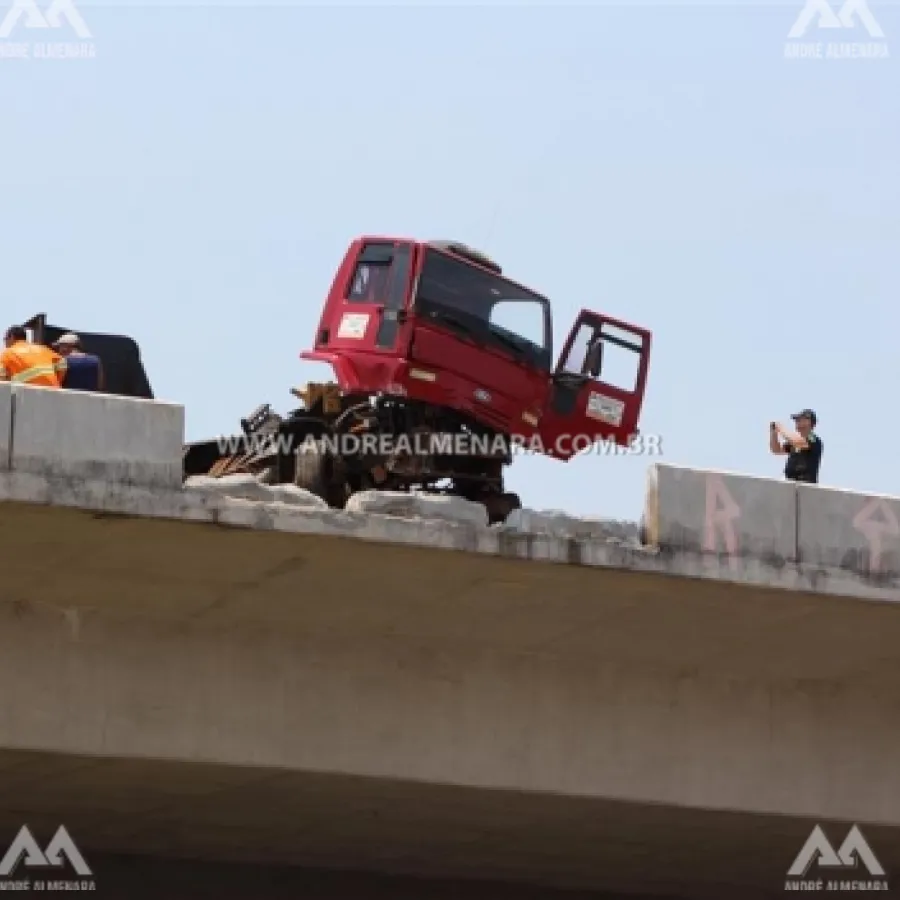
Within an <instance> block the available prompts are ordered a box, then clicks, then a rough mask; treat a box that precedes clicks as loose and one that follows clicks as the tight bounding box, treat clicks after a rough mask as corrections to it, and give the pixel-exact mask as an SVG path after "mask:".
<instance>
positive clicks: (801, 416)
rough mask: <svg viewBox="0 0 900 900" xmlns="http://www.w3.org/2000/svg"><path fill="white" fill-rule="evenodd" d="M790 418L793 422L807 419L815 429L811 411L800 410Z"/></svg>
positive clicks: (813, 414) (814, 417)
mask: <svg viewBox="0 0 900 900" xmlns="http://www.w3.org/2000/svg"><path fill="white" fill-rule="evenodd" d="M791 418H792V419H794V420H795V421H796V420H797V419H809V421H810V422H812V426H813V428H815V427H816V421H817V420H816V414H815V413H814V412H813V411H812V410H811V409H801V410H800V412H798V413H794V414H793V415H792V416H791Z"/></svg>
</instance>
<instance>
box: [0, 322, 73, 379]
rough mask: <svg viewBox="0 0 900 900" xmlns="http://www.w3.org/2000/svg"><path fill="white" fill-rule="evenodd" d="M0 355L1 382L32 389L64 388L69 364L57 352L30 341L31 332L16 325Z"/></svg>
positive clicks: (6, 335) (8, 330)
mask: <svg viewBox="0 0 900 900" xmlns="http://www.w3.org/2000/svg"><path fill="white" fill-rule="evenodd" d="M4 344H5V345H6V346H5V349H4V350H3V352H2V353H0V381H11V382H13V383H14V384H28V385H31V386H33V387H54V388H58V387H62V381H63V378H65V374H66V361H65V359H63V357H62V356H60V355H59V354H58V353H57V352H56V351H55V350H51V349H50V348H49V347H45V346H44V345H43V344H33V343H31V341H29V340H28V332H27V331H25V329H24V328H22V327H21V326H20V325H13V326H12V327H11V328H8V329H7V330H6V334H5V335H4Z"/></svg>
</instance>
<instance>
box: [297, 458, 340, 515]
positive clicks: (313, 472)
mask: <svg viewBox="0 0 900 900" xmlns="http://www.w3.org/2000/svg"><path fill="white" fill-rule="evenodd" d="M294 460H295V465H294V485H295V486H296V487H298V488H302V489H303V490H304V491H309V492H310V493H311V494H315V495H316V496H317V497H320V498H321V499H322V500H324V501H325V502H326V503H327V504H328V505H329V506H332V507H335V508H336V509H341V508H342V507H343V505H344V484H343V479H342V478H340V477H338V476H339V472H340V470H341V468H342V467H341V466H340V462H339V460H336V459H335V458H334V456H332V454H331V453H330V452H329V450H328V448H327V447H326V446H325V445H324V444H323V443H322V442H321V441H316V442H308V441H307V442H305V443H304V446H303V447H301V448H300V449H299V450H297V452H296V453H295V454H294Z"/></svg>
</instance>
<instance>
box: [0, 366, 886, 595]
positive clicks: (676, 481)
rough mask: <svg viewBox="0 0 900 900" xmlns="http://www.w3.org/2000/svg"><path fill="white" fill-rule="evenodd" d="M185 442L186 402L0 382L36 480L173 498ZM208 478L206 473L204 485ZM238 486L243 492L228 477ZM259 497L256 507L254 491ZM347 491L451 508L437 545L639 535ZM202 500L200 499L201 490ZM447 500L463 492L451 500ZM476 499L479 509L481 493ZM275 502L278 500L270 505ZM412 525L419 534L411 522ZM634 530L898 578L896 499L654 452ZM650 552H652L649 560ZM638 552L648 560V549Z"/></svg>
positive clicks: (23, 469)
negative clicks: (451, 528)
mask: <svg viewBox="0 0 900 900" xmlns="http://www.w3.org/2000/svg"><path fill="white" fill-rule="evenodd" d="M183 445H184V408H183V407H182V406H179V405H177V404H172V403H162V402H159V401H153V400H134V399H130V398H124V397H116V396H108V395H103V394H86V393H79V392H77V391H59V390H48V389H46V388H29V387H22V386H18V385H16V386H11V385H8V384H0V471H6V472H10V473H13V474H21V475H22V476H23V477H26V478H28V477H29V476H33V478H31V480H33V481H34V482H35V484H37V481H38V480H41V481H47V482H48V483H49V482H50V481H53V482H54V483H55V484H56V485H60V484H61V483H62V482H67V483H70V484H72V485H75V484H77V483H79V482H85V483H91V484H95V485H97V484H99V485H107V486H110V487H115V486H116V485H122V486H129V485H132V486H136V487H138V488H143V489H150V490H156V491H160V492H161V494H160V496H159V498H158V499H159V500H160V502H162V500H163V495H166V496H170V497H171V498H172V500H173V503H175V498H176V496H177V497H184V499H183V500H179V501H178V503H182V505H183V503H185V502H187V497H186V495H187V494H188V493H191V495H192V496H198V497H200V498H201V499H202V495H204V491H202V490H201V491H200V493H199V494H197V493H196V491H197V489H196V488H194V489H192V491H182V453H183ZM214 487H215V490H216V492H222V493H223V494H224V496H225V497H227V496H229V495H230V494H232V493H233V492H234V491H235V490H237V487H236V486H235V485H229V484H227V483H226V482H224V481H223V482H217V483H216V484H215V485H214ZM254 487H255V490H256V493H255V494H250V495H246V491H247V490H248V486H247V485H244V486H243V487H242V488H241V489H240V490H242V491H244V495H245V496H246V499H251V498H256V496H257V495H258V494H261V493H272V492H273V489H271V488H263V486H261V485H255V486H254ZM48 489H49V488H46V489H45V488H41V490H39V491H37V492H35V491H32V490H30V489H29V488H28V487H27V486H26V487H23V488H21V489H19V488H17V489H16V491H17V493H16V496H17V497H18V498H20V499H26V498H27V497H30V496H35V497H41V498H44V497H46V496H51V497H55V496H57V495H58V493H59V490H57V489H54V490H56V493H54V492H53V491H51V492H50V494H49V495H48V494H47V490H48ZM60 489H61V488H60ZM210 489H211V488H210V486H207V487H206V489H205V490H206V491H209V490H210ZM293 490H294V492H295V493H300V494H302V493H304V492H298V491H297V489H293ZM173 491H174V492H176V493H175V494H173V493H172V492H173ZM238 496H242V495H241V494H240V491H239V493H238ZM259 499H260V501H261V503H260V504H259V506H260V507H261V508H262V507H263V506H264V505H265V499H266V498H264V497H262V496H260V497H259ZM289 499H290V498H289ZM357 499H358V500H360V502H359V503H357V504H356V505H355V506H353V505H352V506H351V507H350V508H348V512H349V513H353V514H354V516H353V517H351V518H347V517H346V516H345V515H343V514H340V515H339V514H337V513H334V514H333V517H335V522H337V521H338V520H340V522H341V523H343V524H342V525H341V527H342V528H346V527H349V523H351V522H353V523H356V524H354V525H353V527H354V528H358V527H359V525H358V521H357V519H358V515H359V514H363V518H367V517H368V516H374V518H376V519H384V521H385V522H388V521H394V522H395V523H396V524H397V526H398V527H399V526H400V524H401V523H402V522H403V521H404V520H409V519H411V520H414V521H416V520H417V521H419V522H421V521H422V520H427V519H433V520H435V524H436V525H437V524H438V520H442V519H449V520H451V522H452V521H453V520H455V521H456V524H457V525H458V526H460V525H461V524H462V523H464V522H465V523H468V527H467V528H465V529H462V532H461V533H460V535H459V536H458V540H457V539H454V540H452V541H449V538H448V541H449V545H450V546H453V547H457V548H458V549H465V548H468V547H474V546H476V545H478V546H481V544H482V543H483V544H484V546H485V548H488V547H490V548H493V549H490V550H488V551H487V552H504V553H506V552H507V551H509V548H507V546H506V545H507V544H509V543H510V541H513V539H515V538H516V534H518V535H519V536H521V538H523V539H524V538H528V539H529V540H530V539H531V537H535V538H537V537H540V538H543V539H545V543H546V546H545V547H544V545H541V547H543V550H541V549H540V547H539V546H538V545H536V544H535V545H531V544H528V545H527V546H525V545H522V543H521V541H518V542H517V543H516V546H515V549H514V552H512V551H509V552H512V555H516V556H519V555H524V556H526V557H528V558H543V559H547V560H548V561H549V560H553V561H569V562H581V563H582V564H590V563H589V562H588V559H593V557H594V556H596V555H598V554H599V556H598V558H600V557H602V558H603V559H604V560H606V559H607V558H611V556H615V554H616V553H617V552H618V551H616V550H615V548H613V547H610V546H607V545H606V544H605V542H606V541H610V540H612V541H613V542H614V543H616V542H617V543H620V544H622V543H624V544H626V545H628V546H630V547H631V548H633V550H635V551H638V552H640V549H641V548H640V545H639V541H638V538H637V528H636V527H634V531H633V533H632V530H631V526H628V527H626V524H625V523H609V522H606V521H604V520H603V519H600V518H598V519H593V520H591V519H577V518H575V517H571V516H565V515H563V514H561V513H555V512H554V513H536V512H534V511H530V510H523V511H521V512H520V513H518V514H517V515H516V516H515V517H514V521H513V520H511V521H510V522H509V523H508V525H507V528H505V529H500V530H499V531H498V530H496V529H487V527H486V526H485V525H479V524H478V522H479V520H478V519H477V517H473V516H472V515H470V514H469V513H470V511H469V510H459V509H455V508H451V507H453V504H450V503H449V502H443V503H442V502H439V501H440V500H443V501H447V498H434V499H432V500H430V501H428V500H427V499H426V498H421V499H415V498H411V497H409V496H405V497H399V498H398V497H393V498H392V497H389V496H375V497H369V496H368V495H366V496H365V497H362V498H357ZM268 500H269V502H270V503H271V502H272V501H275V500H284V498H283V497H281V496H280V495H279V496H274V494H273V496H271V497H269V498H268ZM294 500H295V501H296V502H300V501H303V502H301V503H300V506H301V507H302V506H304V505H306V506H307V507H308V508H309V509H308V511H304V510H302V509H296V510H294V511H293V512H291V513H290V516H294V517H296V516H298V515H299V516H301V517H304V516H305V517H313V518H315V517H316V516H318V517H319V518H321V517H322V516H323V515H324V511H323V510H316V506H321V507H324V505H325V504H324V503H322V502H321V501H318V500H316V498H312V497H309V498H308V499H307V500H303V498H299V500H297V498H294ZM362 500H365V501H366V502H365V503H363V502H362ZM401 500H402V501H403V502H402V503H401V502H400V501H401ZM311 501H315V503H314V504H311ZM376 501H377V502H376ZM209 502H212V500H211V499H210V501H209ZM178 503H175V505H176V506H177V505H178ZM203 504H205V505H204V509H206V507H207V506H208V503H206V501H203V503H202V504H201V505H203ZM367 504H368V505H367ZM392 504H393V505H392ZM398 504H399V505H398ZM459 504H463V505H467V506H468V505H472V504H466V503H465V501H461V500H458V501H457V505H459ZM163 505H164V504H163ZM254 507H255V504H254ZM179 508H180V507H179ZM477 509H478V510H482V508H481V507H480V506H479V507H477ZM598 512H600V513H602V512H603V511H602V510H599V511H598ZM462 513H466V514H467V515H465V516H463V515H462ZM330 514H331V513H330ZM482 514H483V510H482ZM241 515H249V512H246V511H244V512H241ZM279 515H287V513H285V512H284V511H283V510H281V511H280V512H279ZM385 517H386V518H385ZM292 522H293V520H292ZM451 522H448V523H447V524H448V525H449V524H451ZM411 524H412V523H411ZM613 526H615V527H613ZM273 527H274V526H273ZM299 527H300V523H299V522H293V524H291V526H290V529H289V530H296V529H297V528H299ZM308 527H309V528H312V527H313V526H312V525H311V524H309V525H308ZM385 527H387V526H385ZM417 527H418V526H417ZM305 528H307V525H304V529H305ZM304 529H301V530H304ZM472 529H474V531H473V530H472ZM457 530H459V529H458V528H457ZM354 533H356V532H354ZM417 536H418V538H421V535H420V534H418V532H417ZM547 542H549V543H547ZM644 543H645V544H646V545H649V548H654V547H657V548H659V550H660V551H662V555H663V556H665V555H666V554H673V553H675V554H679V555H680V556H682V557H684V558H685V559H687V558H689V557H692V558H694V559H700V560H704V559H710V558H714V559H715V560H717V563H718V566H719V568H721V567H722V566H724V567H725V570H726V571H727V570H729V569H730V570H733V571H735V572H737V570H738V569H740V568H741V561H742V560H744V561H746V560H757V561H762V562H763V563H765V564H767V565H768V566H769V568H770V570H772V571H775V570H779V569H780V570H785V569H786V568H787V567H793V568H794V569H796V570H799V569H802V570H803V572H804V573H806V574H805V575H804V579H805V581H804V584H805V583H806V582H807V581H808V582H810V584H809V587H811V588H813V589H815V584H814V583H813V582H815V581H816V577H815V573H816V572H817V571H821V572H826V571H830V572H835V571H836V570H842V571H843V572H848V573H853V574H854V575H858V576H862V577H863V578H865V579H866V580H868V581H869V583H870V584H872V585H877V586H878V587H879V589H880V590H881V591H882V592H883V591H884V589H885V588H886V589H888V590H889V591H893V590H894V588H895V587H900V499H898V498H895V497H886V496H877V495H865V494H855V493H852V492H850V491H844V490H838V489H835V488H826V487H819V486H812V485H796V484H793V483H791V482H786V481H781V480H772V479H766V478H757V477H752V476H747V475H738V474H734V473H730V472H716V471H702V470H697V469H690V468H686V467H680V466H671V465H655V466H653V467H651V469H650V473H649V482H648V490H647V498H646V506H645V512H644ZM504 548H506V549H504ZM645 552H648V551H647V550H646V548H645ZM620 555H621V554H620ZM661 562H662V561H661V560H658V561H657V565H658V564H659V563H661ZM643 564H644V565H648V566H649V565H650V559H649V558H648V559H646V560H644V562H643ZM810 573H812V574H811V575H810Z"/></svg>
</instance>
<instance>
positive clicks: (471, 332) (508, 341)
mask: <svg viewBox="0 0 900 900" xmlns="http://www.w3.org/2000/svg"><path fill="white" fill-rule="evenodd" d="M431 316H432V318H435V319H437V320H438V321H440V322H444V323H446V324H447V325H449V326H450V327H451V328H455V329H456V330H457V331H459V332H461V333H462V334H464V335H466V336H467V337H469V338H471V339H472V340H473V341H474V342H475V343H482V342H483V341H484V337H485V335H484V334H483V333H482V332H479V331H478V330H477V329H476V328H473V327H472V326H471V325H467V324H466V323H465V322H463V321H462V320H461V319H457V318H456V316H451V315H450V314H449V313H445V312H432V313H431ZM487 331H488V333H489V334H490V336H491V337H492V338H493V339H495V340H496V341H497V342H498V343H501V344H503V345H504V346H505V347H508V348H509V349H510V350H512V352H513V353H515V354H516V356H518V357H525V358H527V356H528V351H527V350H526V349H525V348H524V347H523V346H522V345H521V344H520V343H518V342H517V341H516V340H514V339H513V338H511V337H507V336H506V335H505V334H500V333H499V332H497V331H495V330H494V329H493V328H491V326H490V325H488V327H487Z"/></svg>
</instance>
